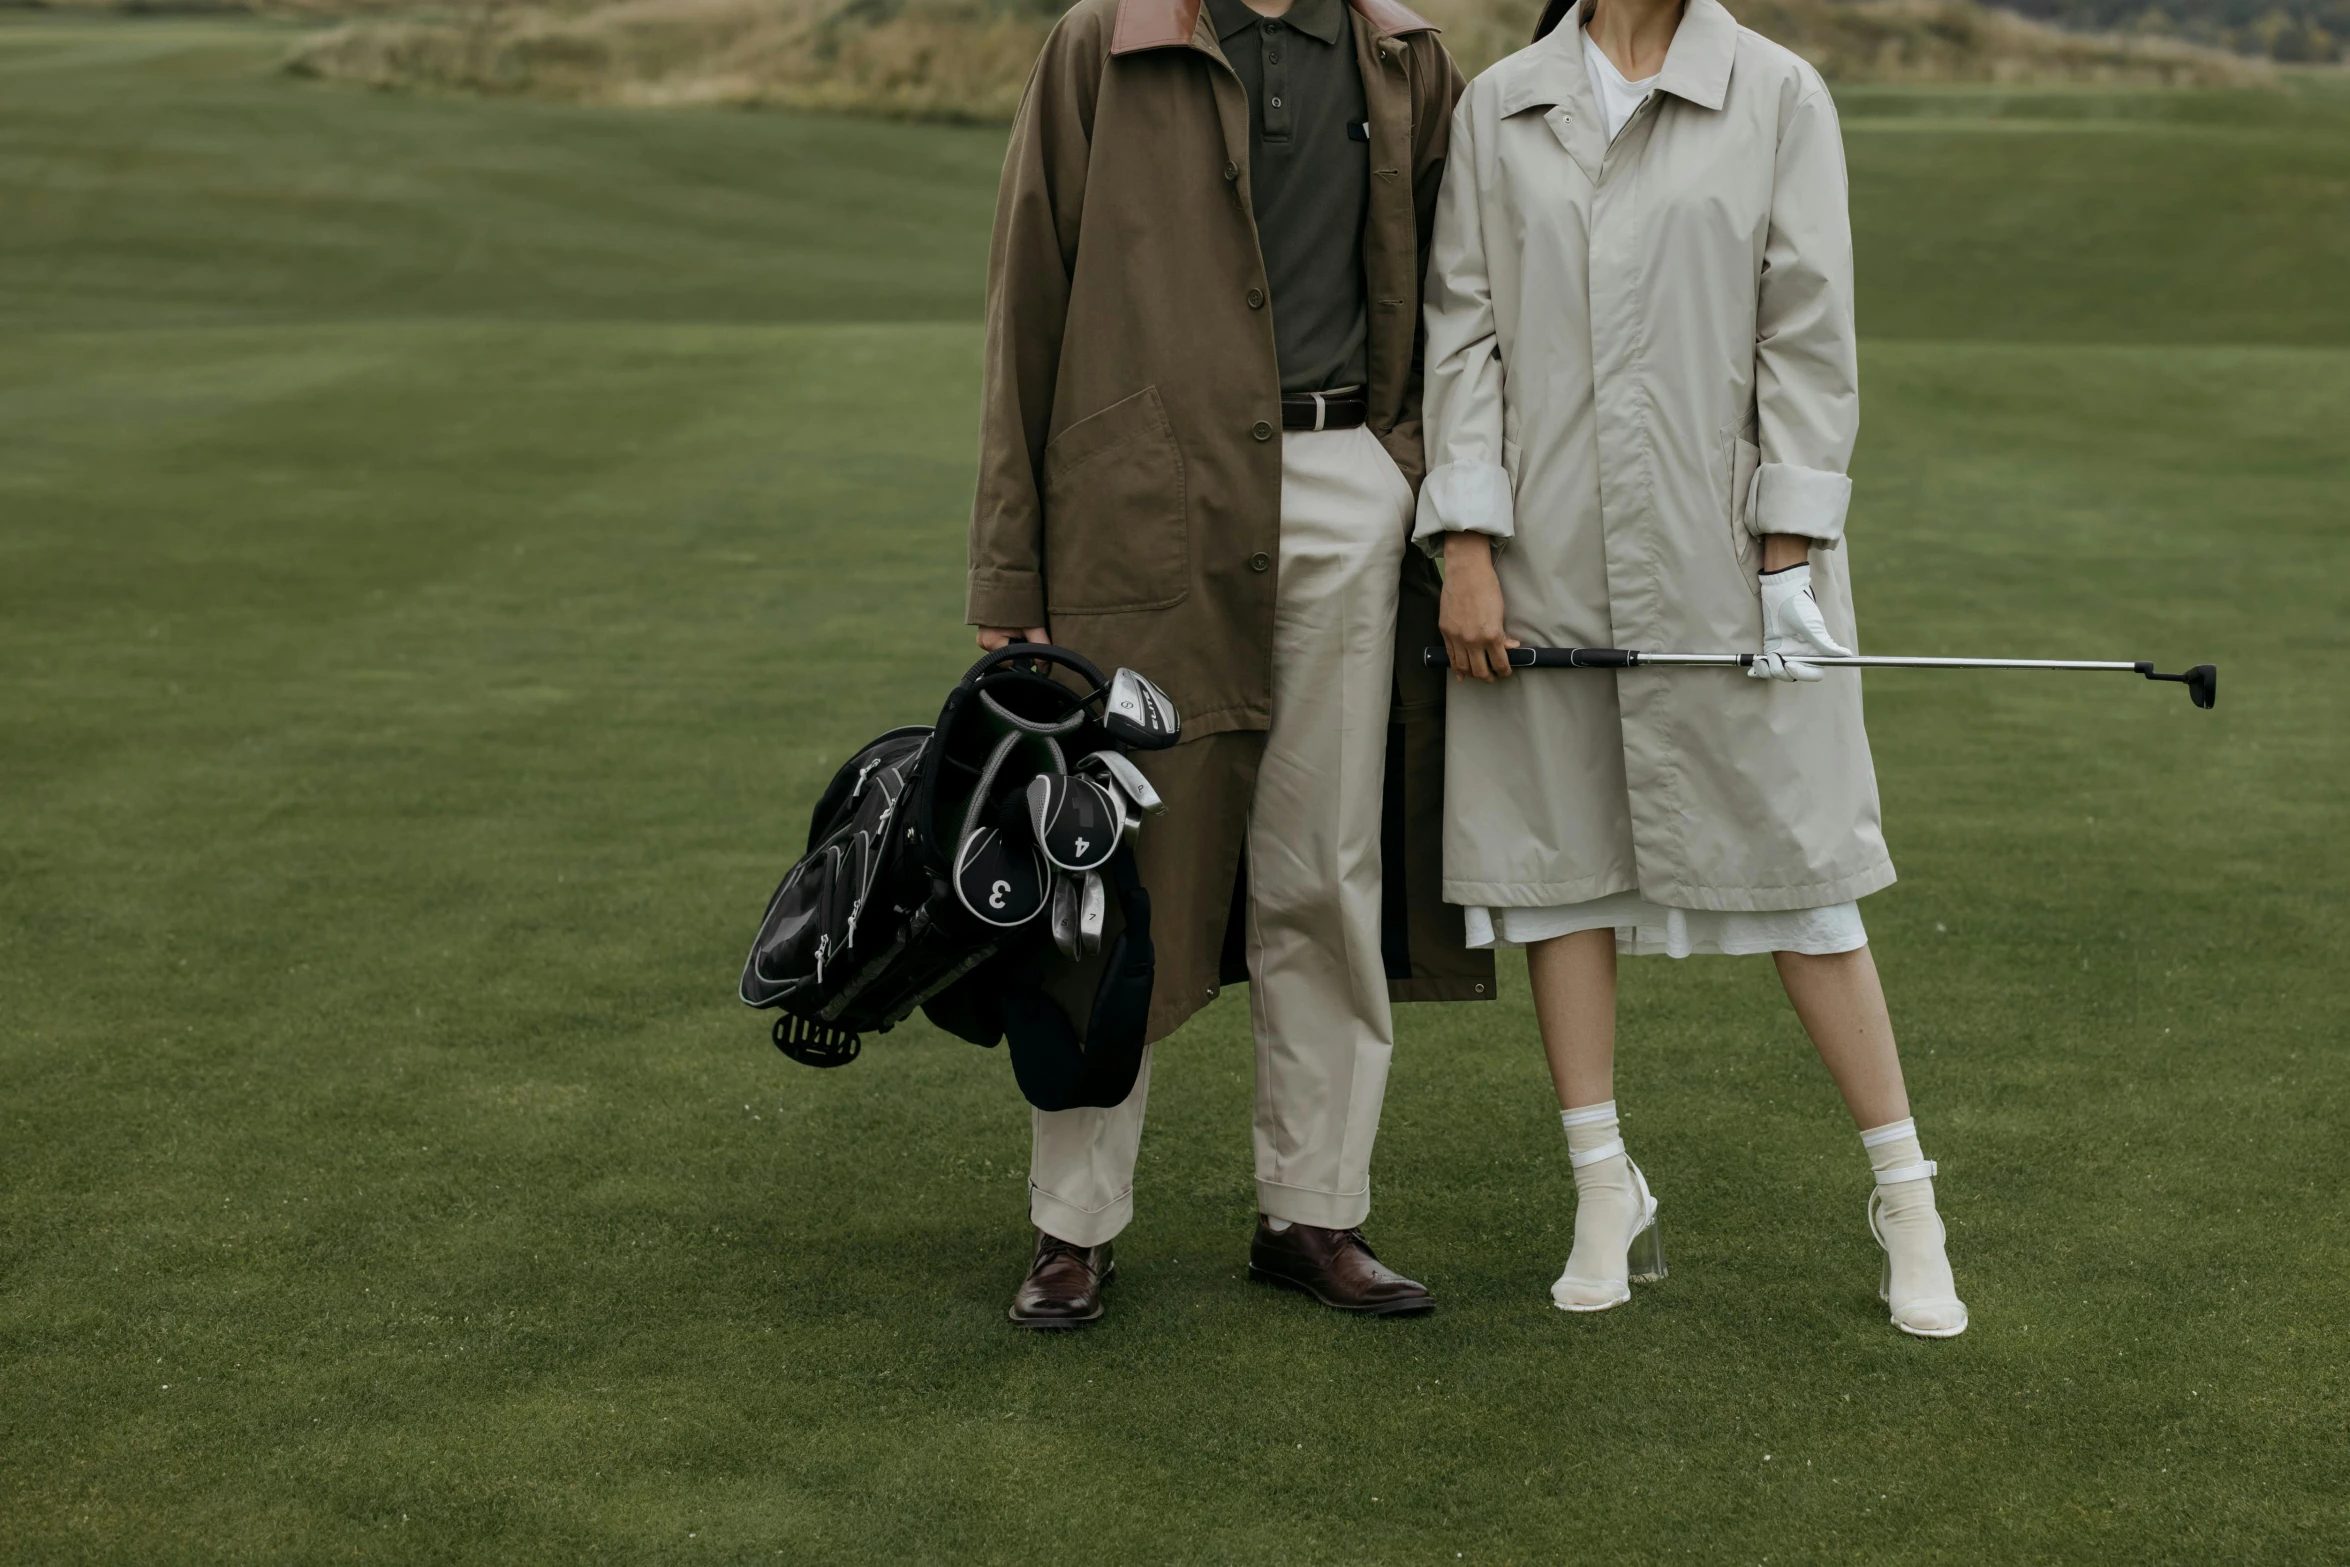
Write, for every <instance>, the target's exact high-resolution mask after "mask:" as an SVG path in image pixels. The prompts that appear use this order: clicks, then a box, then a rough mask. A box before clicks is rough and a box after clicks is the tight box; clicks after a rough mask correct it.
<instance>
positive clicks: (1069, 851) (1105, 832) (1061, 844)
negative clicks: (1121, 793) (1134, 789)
mask: <svg viewBox="0 0 2350 1567" xmlns="http://www.w3.org/2000/svg"><path fill="white" fill-rule="evenodd" d="M1028 824H1029V829H1030V831H1032V832H1033V833H1034V834H1035V835H1036V842H1037V845H1038V847H1040V848H1042V849H1043V850H1044V857H1045V858H1046V859H1048V860H1050V861H1052V863H1053V864H1054V865H1055V866H1057V867H1058V868H1059V869H1061V870H1064V871H1090V870H1093V869H1095V868H1096V867H1098V866H1100V865H1103V864H1105V863H1107V862H1108V860H1109V858H1110V856H1111V855H1112V854H1113V853H1115V852H1116V851H1117V848H1118V839H1119V836H1120V835H1121V834H1122V833H1123V832H1124V830H1125V827H1126V813H1125V812H1124V811H1122V810H1120V809H1119V807H1118V799H1117V796H1116V795H1114V794H1112V793H1111V792H1110V790H1109V789H1108V788H1107V787H1106V786H1105V785H1103V784H1101V783H1100V782H1098V781H1097V780H1095V779H1094V778H1092V777H1090V776H1084V775H1079V776H1076V777H1072V776H1070V775H1069V774H1066V773H1039V774H1037V775H1036V776H1035V777H1034V778H1031V779H1029V780H1028Z"/></svg>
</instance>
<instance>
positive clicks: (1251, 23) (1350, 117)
mask: <svg viewBox="0 0 2350 1567" xmlns="http://www.w3.org/2000/svg"><path fill="white" fill-rule="evenodd" d="M1207 5H1208V15H1209V18H1210V19H1211V20H1212V21H1213V22H1214V24H1215V28H1216V38H1217V40H1218V42H1219V43H1220V44H1221V45H1222V46H1223V50H1224V57H1225V58H1226V59H1228V60H1230V61H1231V62H1232V69H1233V70H1234V71H1235V72H1237V73H1238V74H1239V76H1240V81H1241V85H1242V86H1243V87H1245V88H1246V89H1247V90H1248V128H1249V165H1248V169H1249V189H1250V192H1251V196H1252V199H1253V202H1254V205H1255V208H1256V218H1257V244H1258V247H1259V248H1260V249H1261V250H1262V251H1263V252H1264V256H1265V278H1266V282H1267V284H1268V285H1269V288H1268V292H1270V294H1271V295H1272V299H1271V301H1270V308H1271V310H1272V312H1273V348H1274V352H1275V353H1276V355H1277V356H1278V357H1279V359H1280V363H1281V390H1283V391H1284V392H1326V391H1330V390H1332V389H1334V388H1336V387H1341V386H1361V385H1362V384H1363V383H1364V381H1365V380H1366V379H1368V377H1369V374H1370V361H1369V358H1368V355H1367V354H1366V352H1365V349H1364V343H1365V339H1366V335H1367V332H1368V328H1369V318H1368V317H1367V316H1366V314H1365V311H1364V298H1363V213H1364V210H1365V208H1366V207H1367V206H1368V205H1369V203H1370V199H1371V190H1370V186H1371V144H1370V141H1369V139H1368V134H1367V129H1368V127H1367V121H1366V118H1365V110H1364V106H1363V74H1362V70H1361V68H1360V67H1359V66H1358V65H1356V63H1355V41H1354V29H1353V27H1352V25H1351V24H1350V22H1349V20H1348V17H1347V14H1346V0H1297V3H1296V4H1294V5H1292V6H1291V7H1290V9H1289V13H1288V14H1287V15H1286V16H1282V17H1279V18H1272V17H1263V16H1259V15H1258V14H1257V13H1256V12H1254V11H1252V10H1250V9H1249V8H1248V6H1247V5H1246V4H1245V3H1243V0H1207Z"/></svg>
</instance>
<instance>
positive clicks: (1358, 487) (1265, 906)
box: [1028, 429, 1412, 1246]
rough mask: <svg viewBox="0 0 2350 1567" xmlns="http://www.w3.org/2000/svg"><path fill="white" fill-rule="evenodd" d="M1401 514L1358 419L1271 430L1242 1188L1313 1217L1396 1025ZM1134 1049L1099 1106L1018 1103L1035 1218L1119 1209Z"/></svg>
mask: <svg viewBox="0 0 2350 1567" xmlns="http://www.w3.org/2000/svg"><path fill="white" fill-rule="evenodd" d="M1411 518H1412V494H1411V487H1410V486H1409V485H1408V484H1406V483H1405V482H1404V478H1403V475H1402V474H1401V473H1400V472H1399V471H1398V470H1397V469H1396V466H1395V463H1394V461H1393V460H1392V459H1390V458H1389V457H1388V455H1387V452H1386V450H1385V449H1384V448H1383V447H1381V446H1380V444H1379V442H1378V440H1377V438H1376V437H1374V436H1373V435H1372V434H1371V433H1370V431H1368V430H1364V429H1354V430H1322V431H1298V432H1292V433H1289V434H1285V435H1284V436H1283V437H1282V441H1281V576H1280V579H1279V585H1278V588H1277V591H1276V595H1275V603H1274V611H1273V724H1272V729H1271V732H1270V733H1269V734H1267V736H1266V737H1265V750H1264V758H1263V761H1262V762H1261V763H1260V764H1259V767H1258V772H1257V785H1256V794H1255V797H1254V800H1253V801H1252V803H1251V806H1250V811H1249V830H1248V891H1249V900H1248V924H1247V932H1246V934H1247V946H1248V972H1249V1017H1250V1021H1251V1022H1252V1024H1253V1025H1254V1027H1255V1032H1256V1044H1257V1074H1256V1163H1257V1206H1258V1207H1259V1208H1260V1209H1261V1210H1262V1211H1263V1212H1265V1213H1266V1214H1268V1215H1270V1216H1271V1217H1273V1218H1276V1219H1287V1220H1290V1221H1291V1222H1293V1223H1299V1224H1313V1225H1321V1226H1324V1227H1327V1228H1330V1229H1346V1228H1349V1227H1351V1226H1353V1225H1357V1224H1360V1223H1362V1222H1363V1219H1364V1216H1365V1215H1367V1214H1368V1213H1369V1212H1370V1210H1371V1143H1372V1140H1373V1139H1374V1138H1375V1137H1376V1136H1377V1135H1378V1131H1379V1106H1380V1102H1381V1100H1382V1099H1383V1098H1384V1097H1385V1095H1386V1092H1387V1062H1388V1057H1389V1055H1390V1054H1391V1053H1392V1051H1393V1049H1394V1043H1395V1030H1394V1021H1393V1018H1392V1015H1391V1014H1390V1013H1389V1011H1388V1001H1387V973H1386V968H1385V965H1384V963H1383V962H1382V960H1381V957H1380V950H1379V916H1380V870H1379V824H1380V802H1381V797H1382V793H1383V789H1384V785H1385V773H1386V762H1387V718H1388V703H1389V698H1390V696H1391V694H1392V688H1393V681H1394V654H1395V645H1394V644H1395V612H1396V588H1397V583H1398V581H1399V579H1400V577H1401V575H1402V570H1403V552H1404V548H1405V541H1406V538H1407V536H1408V535H1409V533H1410V531H1411ZM1144 672H1145V673H1146V674H1147V673H1148V671H1147V670H1146V671H1144ZM1169 804H1170V805H1171V806H1172V807H1173V810H1176V811H1179V810H1181V809H1182V803H1181V802H1180V801H1170V802H1169ZM1171 815H1172V812H1171V813H1170V816H1171ZM1149 830H1150V829H1149V828H1147V827H1146V828H1145V829H1144V831H1146V832H1147V831H1149ZM1150 1069H1151V1063H1150V1056H1149V1054H1148V1053H1146V1054H1145V1055H1144V1057H1143V1062H1142V1073H1141V1075H1140V1076H1139V1077H1138V1078H1136V1080H1135V1084H1134V1092H1133V1093H1132V1094H1130V1095H1128V1096H1127V1099H1126V1102H1125V1103H1124V1104H1121V1105H1119V1106H1117V1107H1116V1108H1115V1109H1110V1110H1054V1111H1045V1110H1039V1111H1037V1112H1035V1116H1036V1128H1035V1142H1034V1145H1033V1151H1032V1153H1031V1156H1030V1159H1029V1166H1028V1189H1029V1214H1030V1217H1031V1218H1032V1219H1034V1221H1035V1223H1036V1225H1037V1227H1038V1228H1039V1229H1042V1230H1044V1231H1045V1232H1046V1233H1048V1234H1051V1235H1056V1236H1059V1237H1060V1238H1061V1239H1062V1240H1065V1241H1069V1242H1071V1243H1073V1244H1075V1245H1079V1246H1098V1245H1100V1244H1101V1243H1102V1242H1104V1241H1106V1240H1108V1239H1110V1238H1111V1237H1112V1236H1114V1235H1116V1234H1117V1233H1118V1232H1119V1231H1120V1230H1122V1229H1124V1228H1125V1227H1126V1225H1127V1223H1128V1222H1129V1221H1130V1220H1131V1219H1132V1218H1133V1217H1134V1155H1135V1150H1136V1149H1137V1148H1138V1147H1139V1146H1140V1144H1141V1141H1142V1121H1143V1110H1144V1107H1145V1106H1146V1105H1147V1103H1148V1102H1149V1098H1150Z"/></svg>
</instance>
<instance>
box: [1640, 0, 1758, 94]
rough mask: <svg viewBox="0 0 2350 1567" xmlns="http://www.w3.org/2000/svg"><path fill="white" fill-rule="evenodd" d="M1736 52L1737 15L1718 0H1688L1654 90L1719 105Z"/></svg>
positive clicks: (1727, 84) (1728, 79)
mask: <svg viewBox="0 0 2350 1567" xmlns="http://www.w3.org/2000/svg"><path fill="white" fill-rule="evenodd" d="M1737 56H1738V19H1737V18H1736V17H1734V16H1732V15H1731V14H1730V13H1729V12H1728V11H1726V10H1724V9H1723V8H1722V0H1689V9H1688V10H1686V11H1684V12H1682V13H1681V25H1680V27H1679V28H1677V29H1676V30H1675V31H1674V33H1673V44H1672V47H1671V48H1669V49H1667V50H1666V51H1665V68H1664V71H1663V72H1662V74H1660V75H1659V76H1658V77H1657V79H1656V90H1657V91H1658V92H1669V93H1671V94H1672V95H1673V96H1674V97H1676V98H1685V99H1687V100H1688V101H1689V102H1691V103H1694V104H1696V105H1698V106H1699V107H1700V108H1705V109H1719V108H1720V107H1721V106H1722V103H1723V101H1724V100H1725V99H1727V98H1728V97H1729V95H1730V62H1731V61H1733V60H1734V59H1736V58H1737Z"/></svg>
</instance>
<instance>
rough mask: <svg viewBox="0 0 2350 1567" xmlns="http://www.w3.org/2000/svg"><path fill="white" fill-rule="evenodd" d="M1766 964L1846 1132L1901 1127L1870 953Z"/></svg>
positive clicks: (1904, 1109) (1903, 1100) (1897, 1064)
mask: <svg viewBox="0 0 2350 1567" xmlns="http://www.w3.org/2000/svg"><path fill="white" fill-rule="evenodd" d="M1771 956H1772V958H1773V960H1774V961H1776V962H1777V963H1778V965H1779V980H1780V983H1782V984H1784V985H1785V986H1786V987H1787V999H1788V1000H1789V1001H1792V1002H1794V1003H1795V1015H1796V1016H1797V1017H1799V1018H1801V1019H1802V1020H1803V1026H1804V1029H1805V1031H1806V1032H1808V1033H1809V1034H1810V1035H1811V1042H1812V1044H1813V1045H1814V1046H1816V1047H1817V1048H1818V1050H1819V1052H1820V1060H1821V1062H1822V1063H1823V1064H1825V1065H1826V1067H1827V1068H1828V1075H1829V1076H1830V1077H1832V1078H1834V1079H1835V1080H1836V1091H1837V1092H1838V1093H1840V1094H1842V1095H1843V1096H1844V1108H1845V1109H1847V1110H1849V1111H1851V1112H1852V1122H1853V1124H1854V1125H1855V1126H1858V1127H1860V1128H1861V1129H1862V1130H1863V1131H1866V1130H1867V1129H1868V1128H1870V1127H1872V1126H1883V1125H1885V1124H1886V1123H1887V1122H1890V1121H1902V1120H1907V1119H1908V1118H1909V1091H1908V1090H1907V1089H1906V1088H1905V1087H1903V1086H1902V1082H1901V1052H1900V1051H1899V1050H1898V1049H1896V1048H1895V1046H1894V1043H1893V1018H1892V1016H1891V1014H1889V1013H1888V1012H1887V1011H1886V1010H1885V987H1884V986H1883V985H1882V984H1881V983H1879V982H1878V979H1877V960H1876V959H1875V958H1872V957H1870V956H1869V949H1868V948H1866V947H1860V948H1857V949H1855V950H1854V951H1851V952H1837V953H1832V954H1829V955H1828V956H1825V957H1807V956H1805V955H1804V954H1803V953H1800V952H1774V953H1773V954H1771ZM1537 994H1539V992H1537ZM1537 1004H1539V1003H1537ZM1545 1032H1547V1030H1545ZM1555 1070H1556V1068H1555V1067H1554V1068H1553V1071H1555Z"/></svg>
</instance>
